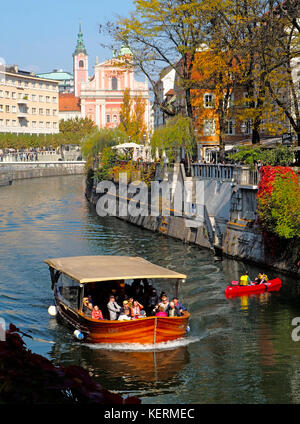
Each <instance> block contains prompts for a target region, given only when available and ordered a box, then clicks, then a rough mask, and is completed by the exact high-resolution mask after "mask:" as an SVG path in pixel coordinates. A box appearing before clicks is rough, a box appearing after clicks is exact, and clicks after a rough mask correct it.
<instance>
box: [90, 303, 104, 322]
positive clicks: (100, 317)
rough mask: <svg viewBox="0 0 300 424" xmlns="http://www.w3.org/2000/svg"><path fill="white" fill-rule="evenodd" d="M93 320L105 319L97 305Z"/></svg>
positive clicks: (93, 311) (94, 308)
mask: <svg viewBox="0 0 300 424" xmlns="http://www.w3.org/2000/svg"><path fill="white" fill-rule="evenodd" d="M92 318H93V319H103V315H102V312H101V310H100V309H99V306H98V305H95V306H94V307H93V310H92Z"/></svg>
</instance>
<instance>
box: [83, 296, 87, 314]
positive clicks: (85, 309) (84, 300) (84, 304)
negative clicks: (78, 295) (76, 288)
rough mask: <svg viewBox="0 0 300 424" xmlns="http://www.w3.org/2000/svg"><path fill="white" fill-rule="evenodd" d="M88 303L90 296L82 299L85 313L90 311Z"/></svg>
mask: <svg viewBox="0 0 300 424" xmlns="http://www.w3.org/2000/svg"><path fill="white" fill-rule="evenodd" d="M88 304H89V299H88V297H84V298H83V299H82V312H83V313H84V314H86V312H88V311H89V308H88Z"/></svg>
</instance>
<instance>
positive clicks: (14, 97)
mask: <svg viewBox="0 0 300 424" xmlns="http://www.w3.org/2000/svg"><path fill="white" fill-rule="evenodd" d="M11 97H12V98H13V99H16V98H17V93H16V92H15V91H14V92H13V93H11Z"/></svg>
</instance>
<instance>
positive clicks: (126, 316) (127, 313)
mask: <svg viewBox="0 0 300 424" xmlns="http://www.w3.org/2000/svg"><path fill="white" fill-rule="evenodd" d="M129 319H131V316H130V311H129V309H124V312H123V313H121V314H120V316H119V318H118V320H119V321H124V320H129Z"/></svg>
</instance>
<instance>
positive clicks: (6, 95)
mask: <svg viewBox="0 0 300 424" xmlns="http://www.w3.org/2000/svg"><path fill="white" fill-rule="evenodd" d="M5 97H6V98H7V99H9V91H5Z"/></svg>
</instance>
